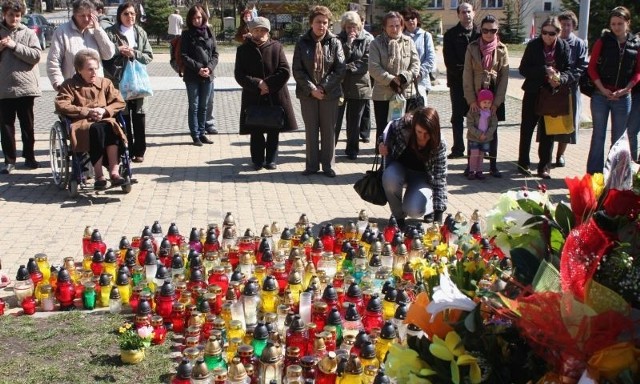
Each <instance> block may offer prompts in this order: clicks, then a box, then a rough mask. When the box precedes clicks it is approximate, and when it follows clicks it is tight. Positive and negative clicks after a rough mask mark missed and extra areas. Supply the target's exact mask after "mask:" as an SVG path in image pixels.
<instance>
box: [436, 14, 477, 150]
mask: <svg viewBox="0 0 640 384" xmlns="http://www.w3.org/2000/svg"><path fill="white" fill-rule="evenodd" d="M457 12H458V20H460V21H459V22H458V24H456V25H455V26H454V27H452V28H451V29H449V30H448V31H447V32H445V34H444V39H443V44H442V54H443V56H444V65H445V66H446V67H447V86H448V87H449V91H450V92H449V97H450V99H451V125H452V129H453V146H452V147H451V153H450V154H449V156H448V158H449V159H459V158H463V157H464V149H465V147H464V134H463V133H464V132H463V130H464V121H463V117H464V116H466V114H467V112H468V111H469V105H468V104H467V101H466V100H465V98H464V91H463V89H462V74H463V72H464V59H465V54H466V52H467V46H468V45H469V43H470V42H472V41H474V40H476V39H478V37H479V36H480V34H479V33H478V31H477V28H476V26H475V25H473V18H474V16H475V12H474V10H473V6H472V5H471V4H470V3H467V2H460V4H458V8H457Z"/></svg>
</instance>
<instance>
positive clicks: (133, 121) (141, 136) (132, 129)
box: [123, 100, 147, 157]
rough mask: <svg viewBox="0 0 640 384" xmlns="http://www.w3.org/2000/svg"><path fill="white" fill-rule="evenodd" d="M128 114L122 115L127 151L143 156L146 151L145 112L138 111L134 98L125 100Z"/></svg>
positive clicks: (132, 154)
mask: <svg viewBox="0 0 640 384" xmlns="http://www.w3.org/2000/svg"><path fill="white" fill-rule="evenodd" d="M127 109H128V110H129V114H128V115H127V114H125V115H123V117H124V122H125V125H126V127H125V130H126V131H127V141H128V142H129V153H130V154H131V156H133V157H143V156H144V154H145V152H146V151H147V134H146V126H147V124H146V114H144V113H138V112H137V111H138V108H137V104H136V100H129V101H127Z"/></svg>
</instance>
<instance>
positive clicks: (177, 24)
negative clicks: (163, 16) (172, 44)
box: [167, 8, 184, 39]
mask: <svg viewBox="0 0 640 384" xmlns="http://www.w3.org/2000/svg"><path fill="white" fill-rule="evenodd" d="M183 25H184V20H183V19H182V16H180V10H179V9H177V8H176V10H175V11H173V13H172V14H170V15H169V28H168V29H167V34H168V35H169V38H170V39H173V38H174V37H177V36H180V35H182V26H183Z"/></svg>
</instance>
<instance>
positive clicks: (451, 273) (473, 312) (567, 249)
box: [387, 138, 640, 383]
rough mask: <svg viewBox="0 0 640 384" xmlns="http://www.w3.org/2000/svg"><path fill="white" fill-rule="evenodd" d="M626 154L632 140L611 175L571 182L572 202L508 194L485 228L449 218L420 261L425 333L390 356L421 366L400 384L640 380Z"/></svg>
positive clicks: (635, 207) (631, 185)
mask: <svg viewBox="0 0 640 384" xmlns="http://www.w3.org/2000/svg"><path fill="white" fill-rule="evenodd" d="M628 152H629V151H628V145H627V146H625V141H624V138H623V140H621V142H618V143H617V144H616V145H615V146H614V147H613V148H612V150H611V152H610V153H609V156H608V159H607V165H606V167H605V172H604V174H596V175H585V176H583V177H582V178H568V179H567V180H566V182H567V185H568V187H569V192H570V203H566V202H559V203H557V204H554V203H552V202H551V200H550V198H549V195H548V194H547V191H546V187H545V186H543V185H541V186H539V187H538V188H537V189H536V190H527V189H522V190H520V191H509V192H507V193H505V194H503V196H502V197H501V199H500V200H499V201H498V203H497V204H496V206H495V207H494V209H493V210H491V211H490V212H489V213H488V214H487V218H486V220H484V221H483V220H482V219H481V218H480V217H478V216H477V215H474V216H476V217H475V218H473V217H472V220H471V222H470V223H469V222H468V221H467V220H466V219H464V218H463V217H462V216H460V215H456V217H452V216H450V217H449V218H448V220H447V221H446V222H445V224H444V225H443V227H442V229H441V234H442V238H441V243H440V244H439V245H438V246H437V248H436V249H435V250H434V252H433V253H432V254H429V255H427V257H426V258H425V259H424V260H420V261H415V260H414V261H413V263H412V267H413V269H414V271H415V272H416V274H417V275H421V277H423V278H424V281H425V284H426V285H427V289H426V290H425V291H426V292H424V293H421V294H420V295H418V296H417V297H416V301H415V302H414V303H413V304H412V306H411V308H410V310H409V313H408V314H407V318H406V320H405V322H407V323H410V324H414V325H417V326H418V327H419V328H420V329H421V330H422V331H423V332H424V333H423V334H417V335H414V336H411V337H409V338H408V343H407V345H406V346H397V347H395V348H392V349H391V350H390V353H389V356H388V357H387V360H388V363H389V364H390V366H391V368H393V366H394V364H395V365H398V364H401V362H405V361H415V359H416V358H419V359H420V360H421V362H419V363H418V362H416V363H413V364H411V367H412V369H410V370H404V373H402V372H401V373H400V374H404V375H405V376H407V377H406V378H403V379H406V381H403V382H412V383H418V382H421V383H441V382H442V383H444V382H453V383H460V382H469V383H481V382H487V383H489V382H510V383H525V382H536V381H538V380H540V381H538V382H549V383H560V382H562V383H576V382H578V380H581V381H580V382H581V383H583V382H584V383H589V382H590V383H593V382H601V383H605V382H615V383H633V382H639V381H640V376H639V373H638V367H639V365H640V350H639V349H637V348H636V346H637V345H640V338H639V336H638V335H639V333H638V331H639V330H640V327H639V324H638V319H639V318H640V317H639V316H638V315H639V313H638V309H639V308H638V306H639V305H640V217H639V216H640V173H638V172H633V171H632V167H631V161H630V156H629V153H628ZM485 226H486V228H487V230H486V234H487V236H486V237H483V236H482V234H483V233H485V231H483V230H480V231H479V230H478V228H482V227H485ZM425 312H426V313H427V315H426V316H425ZM411 359H414V360H411ZM409 380H410V381H409Z"/></svg>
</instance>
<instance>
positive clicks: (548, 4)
mask: <svg viewBox="0 0 640 384" xmlns="http://www.w3.org/2000/svg"><path fill="white" fill-rule="evenodd" d="M544 10H545V12H551V2H550V1H545V2H544Z"/></svg>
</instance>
